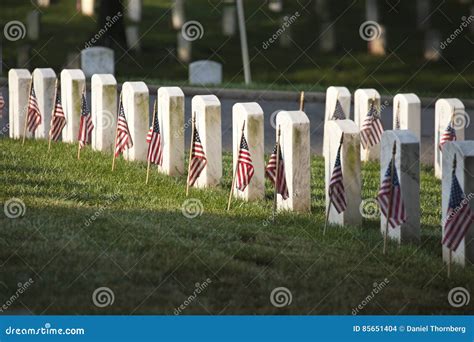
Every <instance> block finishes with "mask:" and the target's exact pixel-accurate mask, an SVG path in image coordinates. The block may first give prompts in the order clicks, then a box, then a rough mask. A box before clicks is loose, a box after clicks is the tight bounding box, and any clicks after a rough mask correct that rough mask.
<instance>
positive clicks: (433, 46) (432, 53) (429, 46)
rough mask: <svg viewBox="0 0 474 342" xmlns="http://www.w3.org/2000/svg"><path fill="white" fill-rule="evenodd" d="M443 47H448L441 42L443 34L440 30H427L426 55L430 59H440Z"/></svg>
mask: <svg viewBox="0 0 474 342" xmlns="http://www.w3.org/2000/svg"><path fill="white" fill-rule="evenodd" d="M441 48H443V49H444V48H446V45H445V44H444V42H443V43H441V35H440V33H439V30H428V31H426V32H425V51H424V56H425V59H426V60H428V61H433V62H436V61H439V59H440V58H441V51H442V50H441Z"/></svg>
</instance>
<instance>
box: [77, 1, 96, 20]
mask: <svg viewBox="0 0 474 342" xmlns="http://www.w3.org/2000/svg"><path fill="white" fill-rule="evenodd" d="M94 3H95V0H81V1H80V4H81V12H82V14H83V15H87V16H89V17H92V16H93V15H94Z"/></svg>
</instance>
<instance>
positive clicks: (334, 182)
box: [329, 144, 347, 213]
mask: <svg viewBox="0 0 474 342" xmlns="http://www.w3.org/2000/svg"><path fill="white" fill-rule="evenodd" d="M341 147H342V144H340V145H339V149H338V150H337V156H336V162H335V163H334V168H333V170H332V175H331V180H330V182H329V198H330V199H331V202H332V204H333V205H334V207H335V208H336V210H337V212H338V213H342V212H343V211H344V210H346V208H347V202H346V192H345V190H344V183H343V177H342V167H341Z"/></svg>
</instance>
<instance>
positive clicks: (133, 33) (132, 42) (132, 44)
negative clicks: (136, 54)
mask: <svg viewBox="0 0 474 342" xmlns="http://www.w3.org/2000/svg"><path fill="white" fill-rule="evenodd" d="M125 39H126V40H127V47H128V48H129V49H130V50H133V51H140V50H141V44H140V41H141V40H140V26H139V25H136V24H134V25H127V27H125Z"/></svg>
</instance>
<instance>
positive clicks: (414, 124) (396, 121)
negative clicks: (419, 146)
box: [393, 94, 421, 141]
mask: <svg viewBox="0 0 474 342" xmlns="http://www.w3.org/2000/svg"><path fill="white" fill-rule="evenodd" d="M393 129H394V130H396V129H398V130H400V129H401V130H405V129H407V130H409V131H411V132H412V133H413V134H415V136H416V137H417V139H418V141H421V101H420V98H419V97H418V96H417V95H416V94H397V95H395V97H394V98H393Z"/></svg>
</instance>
